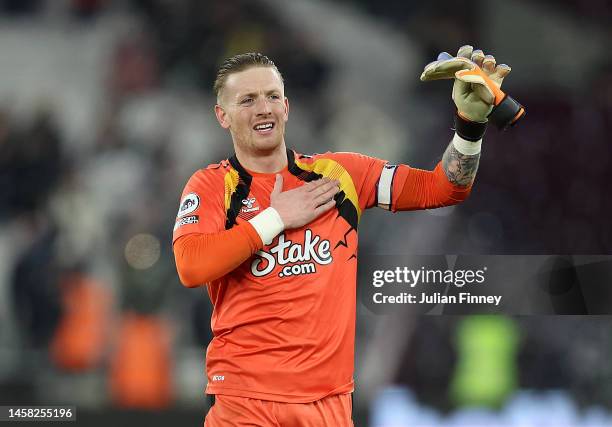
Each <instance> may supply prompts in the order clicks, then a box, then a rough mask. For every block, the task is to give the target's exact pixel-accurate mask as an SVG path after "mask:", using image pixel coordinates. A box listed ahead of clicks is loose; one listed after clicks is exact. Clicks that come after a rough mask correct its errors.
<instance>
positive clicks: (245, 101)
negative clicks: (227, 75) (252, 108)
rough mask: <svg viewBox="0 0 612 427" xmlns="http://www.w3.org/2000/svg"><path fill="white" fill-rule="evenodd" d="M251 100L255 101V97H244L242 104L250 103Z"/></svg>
mask: <svg viewBox="0 0 612 427" xmlns="http://www.w3.org/2000/svg"><path fill="white" fill-rule="evenodd" d="M251 102H253V98H243V99H241V100H240V104H243V105H244V104H250V103H251Z"/></svg>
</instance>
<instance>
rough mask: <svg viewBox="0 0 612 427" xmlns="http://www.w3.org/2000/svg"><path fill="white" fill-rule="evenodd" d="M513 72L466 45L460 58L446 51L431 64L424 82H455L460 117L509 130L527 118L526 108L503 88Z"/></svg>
mask: <svg viewBox="0 0 612 427" xmlns="http://www.w3.org/2000/svg"><path fill="white" fill-rule="evenodd" d="M510 70H511V69H510V67H509V66H507V65H505V64H501V65H496V64H495V58H494V57H493V56H492V55H486V56H485V55H484V53H483V52H482V51H481V50H474V48H473V47H472V46H462V47H461V48H459V52H458V53H457V56H456V57H453V56H451V55H450V54H448V53H446V52H442V53H441V54H440V55H438V59H437V60H436V61H434V62H431V63H429V64H427V66H425V69H424V70H423V74H421V80H422V81H430V80H441V79H454V80H455V81H454V84H453V101H454V102H455V105H456V106H457V111H458V114H459V116H461V117H462V118H463V119H467V120H469V121H471V122H480V123H486V122H487V121H488V120H489V121H491V122H492V123H493V124H495V125H496V126H497V127H498V128H500V129H505V128H507V127H508V126H513V125H514V124H515V123H516V122H517V121H518V120H519V119H521V118H522V117H523V116H525V109H524V108H523V106H522V105H521V104H519V103H518V102H516V101H515V100H514V99H512V98H511V97H509V96H508V95H506V94H505V93H504V92H502V90H501V89H500V87H501V84H502V81H503V80H504V78H505V77H506V76H507V75H508V73H510Z"/></svg>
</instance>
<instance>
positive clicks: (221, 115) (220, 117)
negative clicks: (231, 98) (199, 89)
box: [215, 104, 230, 129]
mask: <svg viewBox="0 0 612 427" xmlns="http://www.w3.org/2000/svg"><path fill="white" fill-rule="evenodd" d="M215 116H217V121H218V122H219V124H220V125H221V127H222V128H223V129H229V127H230V123H229V120H228V119H229V117H227V113H226V112H225V110H224V109H223V107H222V106H220V105H219V104H217V105H215Z"/></svg>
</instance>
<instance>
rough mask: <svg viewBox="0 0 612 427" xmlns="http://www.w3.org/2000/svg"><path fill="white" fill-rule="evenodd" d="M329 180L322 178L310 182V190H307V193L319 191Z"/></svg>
mask: <svg viewBox="0 0 612 427" xmlns="http://www.w3.org/2000/svg"><path fill="white" fill-rule="evenodd" d="M330 181H331V180H330V179H329V178H327V177H323V178H319V179H317V180H314V181H310V186H309V187H310V188H308V191H311V192H312V191H316V192H319V191H321V187H322V186H324V185H326V184H328V183H329V182H330Z"/></svg>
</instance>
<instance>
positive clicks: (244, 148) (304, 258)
mask: <svg viewBox="0 0 612 427" xmlns="http://www.w3.org/2000/svg"><path fill="white" fill-rule="evenodd" d="M494 61H495V60H494V58H493V57H491V56H486V57H485V56H484V55H483V54H482V52H481V51H473V50H472V48H471V47H469V46H466V47H463V48H462V49H460V52H459V55H458V56H457V57H456V58H453V57H451V56H450V55H447V56H443V57H440V58H439V61H436V62H435V63H432V64H430V65H429V66H428V68H426V72H425V73H424V75H423V76H422V78H423V79H424V80H431V79H437V78H455V88H454V92H453V98H454V99H455V102H456V104H457V107H458V116H457V118H456V128H457V132H456V134H455V136H454V137H453V140H452V142H451V143H450V145H449V146H448V148H447V149H446V151H445V152H444V155H443V157H442V161H441V162H440V163H439V164H438V165H437V166H436V168H435V169H434V170H433V171H424V170H418V169H414V168H411V167H409V166H405V165H392V164H389V163H388V162H386V161H384V160H380V159H376V158H372V157H367V156H364V155H360V154H354V153H325V154H316V155H312V156H309V155H303V154H299V153H297V152H294V151H291V150H288V149H287V147H286V144H285V139H284V133H285V132H284V131H285V123H286V122H287V120H288V117H289V101H288V100H287V98H286V97H285V92H284V85H283V79H282V77H281V74H280V72H279V71H278V69H277V68H276V66H275V65H274V63H273V62H272V61H271V60H270V59H268V58H267V57H265V56H264V55H261V54H257V53H248V54H242V55H237V56H234V57H232V58H230V59H228V60H226V61H225V63H224V64H223V65H222V67H221V68H220V70H219V72H218V75H217V79H216V81H215V85H214V90H215V94H216V96H217V105H216V106H215V114H216V117H217V120H218V121H219V124H220V125H221V126H222V127H223V128H224V129H227V130H229V132H230V134H231V137H232V141H233V144H234V150H235V155H234V156H232V157H231V158H230V159H227V160H223V161H221V162H220V163H217V164H213V165H210V166H208V167H207V168H206V169H202V170H199V171H197V172H196V173H195V174H194V175H193V176H192V177H191V178H190V179H189V182H188V183H187V185H186V186H185V189H184V191H183V196H182V200H181V204H180V208H179V213H178V217H177V220H176V224H175V227H174V253H175V258H176V264H177V270H178V273H179V276H180V279H181V281H182V283H183V284H184V285H185V286H187V287H195V286H201V285H204V284H206V285H207V289H208V294H209V296H210V299H211V301H212V303H213V305H214V310H213V315H212V321H211V324H212V329H213V334H214V338H213V339H212V341H211V343H210V345H209V347H208V351H207V356H206V365H207V376H208V385H207V389H206V392H207V393H208V394H213V395H215V396H216V399H215V404H214V405H213V407H212V408H211V410H210V411H209V413H208V415H207V417H206V421H205V425H206V426H210V427H216V426H239V425H257V426H291V427H297V426H350V425H352V421H351V410H352V408H351V406H352V402H351V392H352V391H353V359H354V338H355V310H356V301H355V291H356V289H355V288H356V270H357V227H358V224H359V219H360V217H361V214H362V212H363V211H364V210H365V209H368V208H371V207H374V206H379V207H381V208H383V209H387V210H391V211H397V210H412V209H428V208H434V207H440V206H446V205H451V204H455V203H458V202H460V201H462V200H464V199H465V198H466V197H467V196H468V194H469V193H470V189H471V185H472V182H473V181H474V177H475V175H476V169H477V168H478V160H479V157H480V145H481V140H482V135H483V133H484V129H485V127H486V121H487V116H488V115H489V114H490V113H491V110H492V109H493V104H495V103H497V104H500V102H501V101H502V100H501V98H500V99H497V98H499V96H498V95H499V93H498V92H501V91H499V85H500V84H501V81H502V79H503V77H505V75H507V73H508V72H509V67H507V66H501V65H500V66H496V65H495V62H494ZM480 66H482V69H481V68H480ZM449 70H450V71H449ZM482 70H484V71H482ZM461 73H462V78H463V79H466V80H465V81H464V80H461V79H460V78H459V77H458V76H459V74H461ZM470 79H471V80H472V81H469V80H470ZM478 79H480V80H478ZM483 79H484V80H483ZM490 79H493V81H494V84H493V86H495V87H485V88H483V87H481V86H483V85H487V84H488V85H492V83H491V80H490ZM485 80H486V81H485ZM483 81H484V83H483ZM476 91H479V92H478V93H477V92H476ZM514 120H516V118H514Z"/></svg>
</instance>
